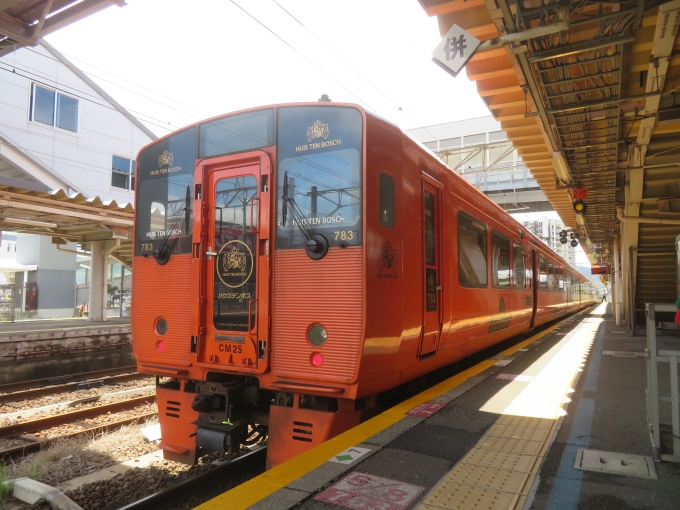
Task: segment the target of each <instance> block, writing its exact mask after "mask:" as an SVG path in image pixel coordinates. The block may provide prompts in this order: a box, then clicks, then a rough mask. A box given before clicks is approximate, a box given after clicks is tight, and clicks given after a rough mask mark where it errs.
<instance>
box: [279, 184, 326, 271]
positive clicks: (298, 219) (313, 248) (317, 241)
mask: <svg viewBox="0 0 680 510" xmlns="http://www.w3.org/2000/svg"><path fill="white" fill-rule="evenodd" d="M281 198H282V200H283V208H282V211H281V224H282V226H284V227H285V226H286V218H287V216H288V215H287V212H288V209H290V214H291V216H293V224H294V225H297V227H298V229H299V230H300V232H301V233H302V235H303V237H304V238H305V250H306V251H307V255H309V257H310V258H312V259H314V260H319V259H322V258H324V257H325V256H326V253H328V247H329V243H328V239H326V236H324V235H323V234H315V233H314V232H313V231H312V229H311V228H309V225H307V222H306V221H305V217H304V214H303V213H302V210H301V209H300V206H298V205H297V203H296V202H295V198H292V197H289V196H288V172H286V173H284V174H283V193H282V196H281Z"/></svg>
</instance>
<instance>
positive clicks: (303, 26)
mask: <svg viewBox="0 0 680 510" xmlns="http://www.w3.org/2000/svg"><path fill="white" fill-rule="evenodd" d="M272 2H274V3H275V4H276V5H277V6H278V7H279V8H280V9H281V10H282V11H283V12H285V13H286V14H288V16H290V17H291V18H293V19H294V20H295V21H296V22H297V23H298V24H299V25H300V26H301V27H302V28H304V29H305V30H306V31H307V32H309V33H310V34H311V35H312V37H314V38H315V39H316V40H317V41H319V42H320V43H321V44H323V45H324V46H325V47H326V48H328V49H329V50H330V51H331V52H332V53H333V54H334V55H335V56H336V57H338V58H339V59H340V60H341V61H342V62H343V63H344V64H345V65H346V66H347V67H349V68H350V69H351V70H352V71H354V72H355V73H357V74H358V75H359V76H361V78H362V79H363V80H364V81H366V83H368V84H369V85H370V86H371V87H373V88H374V89H375V90H377V91H378V92H379V93H380V94H381V95H382V96H383V97H384V98H385V99H387V100H388V101H389V102H390V103H392V104H393V105H394V106H395V107H396V108H397V109H398V110H399V111H400V112H401V113H403V114H404V115H406V116H407V117H408V118H409V119H411V120H412V121H413V122H415V123H416V124H417V125H418V127H420V128H421V129H423V130H424V131H425V132H426V133H427V134H429V135H430V136H431V137H433V138H434V139H435V140H437V137H436V136H435V135H433V134H432V133H431V132H430V131H428V129H427V128H426V127H425V126H423V125H422V124H421V123H420V122H418V121H417V120H416V119H414V118H413V117H411V115H409V114H408V113H407V112H405V111H404V109H403V108H402V107H401V106H399V105H398V104H397V103H396V102H394V100H392V98H391V97H389V96H388V95H387V94H385V93H384V92H383V91H382V90H380V88H379V87H378V86H377V85H375V84H374V83H373V82H372V81H371V80H369V79H368V78H366V76H364V75H363V74H362V73H361V72H360V71H359V70H358V69H356V68H355V67H354V66H352V64H350V63H349V62H347V61H346V60H345V59H344V58H342V56H341V55H340V54H338V52H337V51H335V50H334V49H333V48H332V47H331V46H329V45H328V44H327V43H326V42H325V41H323V40H322V39H321V38H320V37H319V36H317V35H316V34H315V33H314V32H312V31H311V30H310V29H309V28H307V27H306V26H305V24H304V23H302V22H301V21H300V20H299V19H297V18H296V17H295V16H294V15H293V14H291V13H290V12H289V11H288V10H287V9H285V8H284V7H283V6H282V5H281V4H280V3H278V2H277V1H276V0H272Z"/></svg>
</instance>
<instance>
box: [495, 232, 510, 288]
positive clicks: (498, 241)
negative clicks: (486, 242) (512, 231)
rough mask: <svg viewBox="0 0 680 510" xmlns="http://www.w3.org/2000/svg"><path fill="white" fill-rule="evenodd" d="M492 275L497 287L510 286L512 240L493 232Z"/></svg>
mask: <svg viewBox="0 0 680 510" xmlns="http://www.w3.org/2000/svg"><path fill="white" fill-rule="evenodd" d="M491 263H492V264H493V269H492V273H491V274H492V277H493V286H494V287H495V288H508V289H509V288H510V240H509V239H508V238H507V237H505V236H503V235H501V234H499V233H497V232H493V231H492V232H491Z"/></svg>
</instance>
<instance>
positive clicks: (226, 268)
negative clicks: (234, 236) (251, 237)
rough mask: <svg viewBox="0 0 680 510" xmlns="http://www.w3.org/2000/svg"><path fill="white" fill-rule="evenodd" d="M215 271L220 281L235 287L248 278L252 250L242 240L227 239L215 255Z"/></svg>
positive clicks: (251, 271) (252, 263) (246, 281)
mask: <svg viewBox="0 0 680 510" xmlns="http://www.w3.org/2000/svg"><path fill="white" fill-rule="evenodd" d="M216 262H217V263H216V264H215V271H217V276H218V277H219V279H220V281H221V282H222V283H223V284H225V285H226V286H227V287H231V288H232V289H237V288H239V287H242V286H243V285H245V284H246V283H248V281H249V280H250V277H251V276H252V274H253V267H254V265H255V260H254V258H253V252H252V251H251V249H250V246H248V245H247V244H246V243H244V242H243V241H237V240H234V241H229V242H228V243H226V244H225V245H224V246H222V249H220V252H219V254H218V256H217V261H216Z"/></svg>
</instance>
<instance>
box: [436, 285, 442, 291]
mask: <svg viewBox="0 0 680 510" xmlns="http://www.w3.org/2000/svg"><path fill="white" fill-rule="evenodd" d="M434 289H435V290H442V286H441V285H435V287H434Z"/></svg>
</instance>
